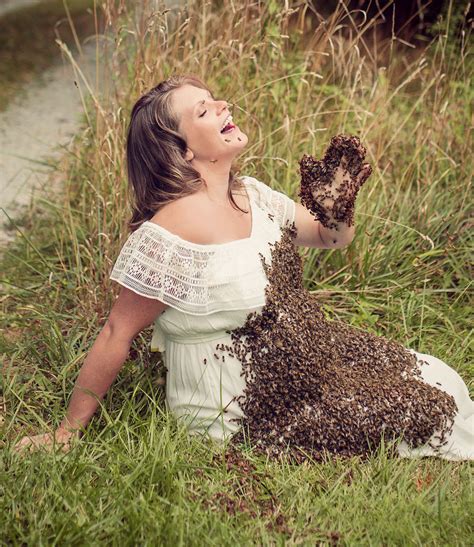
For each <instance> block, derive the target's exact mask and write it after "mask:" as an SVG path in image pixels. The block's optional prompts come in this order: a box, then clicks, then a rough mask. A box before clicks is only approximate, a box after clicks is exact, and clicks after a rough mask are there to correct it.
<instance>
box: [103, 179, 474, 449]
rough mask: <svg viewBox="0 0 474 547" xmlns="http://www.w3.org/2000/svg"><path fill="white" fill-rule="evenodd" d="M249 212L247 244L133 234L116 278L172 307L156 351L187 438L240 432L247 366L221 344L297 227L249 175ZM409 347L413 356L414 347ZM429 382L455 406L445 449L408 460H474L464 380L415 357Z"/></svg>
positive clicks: (281, 200) (280, 202)
mask: <svg viewBox="0 0 474 547" xmlns="http://www.w3.org/2000/svg"><path fill="white" fill-rule="evenodd" d="M242 180H243V182H244V184H245V188H246V190H247V194H248V196H249V203H250V207H251V217H252V228H251V234H250V236H249V237H247V238H244V239H238V240H234V241H231V242H228V243H221V244H210V245H204V244H196V243H192V242H189V241H186V240H184V239H182V238H180V237H179V236H177V235H175V234H173V233H171V232H169V231H168V230H166V229H165V228H163V227H161V226H160V225H158V224H156V223H153V222H150V221H146V222H144V223H143V224H142V225H141V226H140V228H138V229H137V230H136V231H135V232H133V233H132V234H130V235H129V237H128V239H127V240H126V242H125V244H124V245H123V247H122V249H121V252H120V254H119V256H118V258H117V259H116V262H115V264H114V266H113V269H112V272H111V274H110V279H112V280H114V281H116V282H118V283H119V284H120V285H122V286H124V287H127V288H128V289H130V290H132V291H134V292H135V293H137V294H140V295H142V296H145V297H148V298H154V299H158V300H160V301H162V302H164V303H166V304H168V306H169V307H168V308H166V309H165V311H164V312H163V313H162V314H161V315H160V316H159V317H158V318H157V319H156V321H155V324H154V331H153V337H152V340H151V350H152V351H160V352H162V355H163V360H164V364H165V366H166V368H167V377H166V404H167V408H168V410H169V411H171V412H172V413H173V414H174V415H175V416H176V418H177V419H178V421H184V423H185V425H186V427H187V429H188V431H189V433H190V434H204V435H209V436H210V437H211V438H212V439H215V440H217V441H223V440H225V439H228V438H230V437H231V436H232V435H233V434H234V433H236V432H237V431H238V429H239V425H238V419H240V418H241V417H242V411H241V409H240V406H239V404H238V402H237V401H236V398H237V397H238V396H240V395H242V393H243V389H244V387H245V380H244V377H243V376H242V375H241V371H242V366H241V363H240V361H238V360H237V358H236V357H234V358H231V357H229V356H226V358H225V362H223V361H222V360H221V359H220V358H217V357H218V356H217V357H216V355H215V353H216V351H215V348H216V344H226V345H231V344H232V342H231V336H230V334H229V333H228V332H226V331H229V330H232V329H235V328H237V327H240V326H241V325H243V324H244V323H245V320H246V318H247V316H248V314H249V313H250V312H259V311H260V310H261V309H262V308H263V306H264V304H265V286H266V284H267V282H268V280H267V278H266V275H265V272H264V269H263V267H262V260H261V258H260V256H259V255H260V254H261V255H263V256H264V257H265V260H266V261H267V262H269V261H270V260H271V248H270V244H271V243H274V242H276V241H278V240H279V239H280V237H281V228H282V227H283V226H285V225H286V224H287V223H292V222H293V221H294V219H295V202H294V201H293V200H292V199H290V198H289V197H288V196H287V195H286V194H284V193H282V192H278V191H276V190H273V189H272V188H270V187H269V186H268V185H266V184H264V183H263V182H261V181H259V180H257V179H255V178H253V177H242ZM407 349H409V348H407ZM409 351H411V352H413V353H415V355H416V356H417V359H423V360H424V361H425V362H427V364H425V365H424V366H423V367H421V371H422V377H423V381H425V382H427V383H429V384H430V385H433V386H436V387H438V388H439V389H442V390H444V391H446V392H447V393H449V394H451V395H452V396H453V397H454V398H455V401H456V404H457V406H458V413H457V415H456V417H455V420H454V425H453V428H452V432H451V434H450V437H449V439H448V441H449V442H448V443H447V444H445V445H444V446H443V447H442V448H437V449H436V451H434V450H433V448H431V446H430V445H429V443H428V444H426V445H423V446H421V447H417V448H414V449H413V448H410V447H409V446H408V444H406V443H405V442H401V443H400V444H399V445H398V448H397V450H398V453H399V454H400V456H403V457H418V456H430V455H433V456H439V457H442V458H445V459H450V460H464V459H474V401H472V400H471V399H470V397H469V392H468V388H467V386H466V384H465V382H464V381H463V379H462V378H461V377H460V375H459V374H458V373H457V372H456V371H455V370H454V369H453V368H451V367H449V366H448V365H447V364H446V363H444V362H443V361H441V360H440V359H438V358H437V357H434V356H431V355H428V354H424V353H420V352H416V351H414V350H412V349H409Z"/></svg>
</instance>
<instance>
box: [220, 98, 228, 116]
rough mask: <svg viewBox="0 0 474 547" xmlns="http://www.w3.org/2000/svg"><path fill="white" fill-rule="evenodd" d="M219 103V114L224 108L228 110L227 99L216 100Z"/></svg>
mask: <svg viewBox="0 0 474 547" xmlns="http://www.w3.org/2000/svg"><path fill="white" fill-rule="evenodd" d="M218 103H219V106H218V112H219V114H221V113H222V111H223V110H225V109H226V108H227V110H229V103H228V102H227V101H218Z"/></svg>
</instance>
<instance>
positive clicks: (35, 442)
mask: <svg viewBox="0 0 474 547" xmlns="http://www.w3.org/2000/svg"><path fill="white" fill-rule="evenodd" d="M54 445H56V446H58V447H60V448H61V450H62V451H63V452H67V451H68V450H69V449H70V448H71V446H70V442H69V438H67V439H66V438H61V437H60V436H56V438H55V437H54V435H53V434H52V433H42V434H40V435H33V436H31V437H30V436H25V437H22V439H20V440H19V441H18V442H17V443H16V444H15V446H14V447H13V450H14V451H15V452H23V451H25V450H31V449H38V448H46V449H48V450H50V449H52V448H53V447H54Z"/></svg>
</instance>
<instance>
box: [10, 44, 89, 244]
mask: <svg viewBox="0 0 474 547" xmlns="http://www.w3.org/2000/svg"><path fill="white" fill-rule="evenodd" d="M83 51H84V57H83V59H82V60H78V63H79V65H80V66H81V69H82V70H83V71H84V72H85V73H86V74H88V75H90V76H92V74H93V73H94V72H93V71H94V67H95V45H94V44H92V43H90V44H87V45H86V46H85V47H84V48H83ZM88 79H90V81H93V78H92V77H91V78H88ZM74 80H75V76H74V73H73V70H72V67H71V66H70V65H68V64H67V61H64V62H63V63H62V64H60V65H56V66H53V67H51V68H50V69H48V70H47V71H46V72H45V73H44V75H43V79H42V82H35V83H34V84H33V85H30V86H29V88H28V89H27V90H26V94H25V95H23V96H22V97H21V98H19V99H17V100H13V101H12V102H11V103H10V104H9V106H8V108H7V110H6V111H5V112H1V113H0V203H1V208H2V209H0V213H1V218H0V222H1V224H0V253H1V252H2V251H3V250H4V249H5V247H6V245H7V244H8V242H9V241H12V240H13V239H14V238H15V236H16V233H17V231H16V230H15V229H13V230H7V227H8V226H9V225H10V221H9V220H8V216H10V217H12V218H13V219H14V218H15V217H17V216H18V215H20V214H21V212H23V211H24V210H25V207H26V206H27V205H28V204H29V203H30V201H31V198H32V197H33V196H35V195H38V194H40V193H41V189H42V187H43V186H44V184H45V183H46V182H47V180H48V174H49V173H50V172H51V169H52V167H51V166H48V165H47V164H46V165H45V162H47V161H48V159H49V158H52V159H53V160H54V158H57V157H59V156H60V155H62V154H63V153H65V151H66V150H67V149H68V145H69V144H70V143H71V142H72V138H73V136H74V134H75V133H76V132H77V131H78V129H79V128H80V125H81V115H82V113H83V107H82V103H81V98H80V93H79V90H78V88H77V87H76V86H75V85H74ZM79 83H80V82H79ZM81 89H82V91H83V93H84V94H87V91H86V90H85V89H84V86H83V85H81ZM64 147H65V148H64ZM50 163H51V162H50ZM7 214H8V216H7Z"/></svg>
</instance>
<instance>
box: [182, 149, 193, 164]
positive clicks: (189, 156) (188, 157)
mask: <svg viewBox="0 0 474 547" xmlns="http://www.w3.org/2000/svg"><path fill="white" fill-rule="evenodd" d="M193 158H194V154H193V152H192V151H191V150H190V149H189V148H186V154H185V155H184V159H185V160H188V161H191V160H192V159H193Z"/></svg>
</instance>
